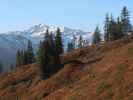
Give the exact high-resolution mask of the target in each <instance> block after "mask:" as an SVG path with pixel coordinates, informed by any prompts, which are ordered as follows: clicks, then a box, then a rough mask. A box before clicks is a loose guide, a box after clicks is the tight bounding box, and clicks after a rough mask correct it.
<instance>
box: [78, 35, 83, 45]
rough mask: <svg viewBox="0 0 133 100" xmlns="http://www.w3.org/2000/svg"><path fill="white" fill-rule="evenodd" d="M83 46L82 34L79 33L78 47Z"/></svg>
mask: <svg viewBox="0 0 133 100" xmlns="http://www.w3.org/2000/svg"><path fill="white" fill-rule="evenodd" d="M82 47H83V38H82V36H81V35H80V36H79V40H78V48H82Z"/></svg>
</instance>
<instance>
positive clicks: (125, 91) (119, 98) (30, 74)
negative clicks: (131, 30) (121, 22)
mask: <svg viewBox="0 0 133 100" xmlns="http://www.w3.org/2000/svg"><path fill="white" fill-rule="evenodd" d="M70 59H71V60H73V59H77V60H80V61H82V62H84V64H76V63H73V64H67V65H66V66H65V67H64V68H63V69H62V70H61V71H59V72H58V73H56V74H55V75H53V76H52V77H51V78H49V79H47V80H40V78H39V73H38V67H37V64H32V65H28V66H24V67H21V68H18V69H16V70H14V71H12V72H9V73H8V74H5V75H2V76H0V99H4V100H15V99H16V100H17V99H22V100H30V99H32V100H40V99H45V100H133V77H132V76H133V39H132V38H128V39H121V40H118V41H114V42H109V43H106V44H101V45H99V46H98V47H96V46H95V45H93V46H91V47H86V48H83V49H77V50H74V51H72V52H71V53H68V54H65V55H63V60H62V62H64V61H68V60H70ZM95 59H99V60H95ZM90 61H94V62H93V63H90Z"/></svg>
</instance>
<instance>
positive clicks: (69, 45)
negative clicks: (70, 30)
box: [67, 42, 74, 52]
mask: <svg viewBox="0 0 133 100" xmlns="http://www.w3.org/2000/svg"><path fill="white" fill-rule="evenodd" d="M73 49H74V44H73V43H72V42H69V43H68V44H67V52H70V51H71V50H73Z"/></svg>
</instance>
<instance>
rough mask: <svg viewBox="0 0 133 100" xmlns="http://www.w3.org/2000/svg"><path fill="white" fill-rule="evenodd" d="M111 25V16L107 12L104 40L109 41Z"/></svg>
mask: <svg viewBox="0 0 133 100" xmlns="http://www.w3.org/2000/svg"><path fill="white" fill-rule="evenodd" d="M109 25H110V18H109V14H106V18H105V25H104V40H105V41H109V33H110V32H109Z"/></svg>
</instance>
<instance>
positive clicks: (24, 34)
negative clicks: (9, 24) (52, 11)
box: [0, 24, 92, 70]
mask: <svg viewBox="0 0 133 100" xmlns="http://www.w3.org/2000/svg"><path fill="white" fill-rule="evenodd" d="M47 29H49V31H50V32H52V33H53V34H55V33H56V30H57V27H55V26H48V25H43V24H39V25H35V26H33V27H31V28H29V29H27V30H24V31H13V32H7V33H1V34H0V61H1V62H3V64H4V65H3V66H4V69H5V70H7V69H9V66H10V65H11V64H13V65H14V64H15V55H16V52H17V50H18V49H25V48H26V46H27V41H28V40H31V41H32V43H33V48H34V50H35V52H36V50H37V48H38V45H39V43H40V41H41V40H42V39H43V37H44V35H45V32H46V30H47ZM60 29H61V32H62V38H63V43H64V47H65V49H66V46H67V43H68V42H69V41H71V39H72V38H73V35H75V36H76V37H77V38H78V37H79V36H80V35H83V38H84V39H85V40H87V41H91V35H92V34H89V33H87V32H83V31H81V30H75V29H70V28H67V27H60ZM5 61H6V62H5Z"/></svg>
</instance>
